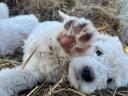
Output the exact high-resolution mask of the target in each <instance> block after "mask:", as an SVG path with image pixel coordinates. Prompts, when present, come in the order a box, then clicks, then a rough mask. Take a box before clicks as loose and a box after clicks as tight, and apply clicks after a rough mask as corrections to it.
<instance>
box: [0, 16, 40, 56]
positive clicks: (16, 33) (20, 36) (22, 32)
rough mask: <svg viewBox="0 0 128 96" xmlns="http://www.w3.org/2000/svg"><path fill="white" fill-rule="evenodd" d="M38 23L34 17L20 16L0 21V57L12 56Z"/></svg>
mask: <svg viewBox="0 0 128 96" xmlns="http://www.w3.org/2000/svg"><path fill="white" fill-rule="evenodd" d="M38 23H39V21H38V19H37V18H36V17H35V16H34V15H21V16H16V17H11V18H8V19H1V20H0V34H1V35H0V55H8V54H10V55H12V54H13V53H14V51H15V50H16V48H18V47H21V46H22V45H23V40H24V39H26V38H27V37H28V35H29V34H30V33H31V32H32V30H33V28H34V27H35V26H36V25H37V24H38Z"/></svg>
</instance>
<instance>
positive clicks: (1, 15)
mask: <svg viewBox="0 0 128 96" xmlns="http://www.w3.org/2000/svg"><path fill="white" fill-rule="evenodd" d="M6 18H9V9H8V6H7V5H6V4H5V3H0V19H6Z"/></svg>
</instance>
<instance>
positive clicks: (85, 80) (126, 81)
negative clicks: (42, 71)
mask: <svg viewBox="0 0 128 96" xmlns="http://www.w3.org/2000/svg"><path fill="white" fill-rule="evenodd" d="M89 56H90V57H89ZM70 66H71V67H69V81H70V83H71V84H72V85H73V86H74V87H75V88H77V89H80V90H81V91H82V92H84V93H86V92H88V91H89V92H93V91H94V90H96V89H102V88H112V89H115V88H119V87H124V86H125V87H126V86H127V85H128V71H127V70H128V56H127V54H125V52H124V50H123V46H122V44H121V42H120V40H119V38H118V37H111V36H108V35H106V36H104V35H101V34H99V35H97V39H96V41H95V42H94V43H93V44H92V46H91V47H90V48H89V49H88V50H87V51H86V53H85V57H80V58H76V59H73V60H72V61H71V64H70ZM86 66H88V67H86ZM106 69H107V70H106ZM107 79H108V80H107Z"/></svg>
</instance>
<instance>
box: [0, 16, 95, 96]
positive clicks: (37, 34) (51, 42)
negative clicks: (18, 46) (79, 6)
mask: <svg viewBox="0 0 128 96" xmlns="http://www.w3.org/2000/svg"><path fill="white" fill-rule="evenodd" d="M77 19H78V18H77ZM65 20H67V19H65ZM65 20H64V22H65ZM84 21H85V23H87V24H88V22H86V21H88V20H85V19H84ZM82 22H83V19H82ZM91 27H93V26H91ZM88 29H89V28H88ZM89 30H91V28H90V29H89ZM89 30H87V31H89ZM63 31H65V29H64V23H61V22H56V21H46V22H43V23H40V24H38V25H37V26H36V27H35V28H34V29H33V31H32V34H30V36H29V37H28V39H27V40H26V41H25V45H24V56H23V63H25V62H26V61H27V59H28V58H29V57H30V56H31V55H32V53H33V51H34V50H36V51H35V53H34V54H33V55H32V57H31V59H30V60H29V62H28V63H27V65H26V66H25V68H24V70H25V72H24V71H23V74H24V75H25V74H26V72H28V74H29V75H31V74H36V76H34V77H33V78H32V80H33V82H37V81H42V80H43V79H44V78H46V79H47V80H48V81H50V82H54V81H56V80H58V79H59V78H60V77H61V75H62V72H63V71H62V70H61V69H63V68H62V67H63V65H64V64H65V61H66V60H67V59H71V58H72V57H74V54H75V52H74V54H72V55H69V54H67V53H65V51H64V50H63V48H62V47H61V46H60V44H59V42H58V40H57V37H58V35H59V34H60V32H63ZM89 32H90V31H89ZM91 32H92V33H95V32H96V31H91ZM75 56H76V55H75ZM77 56H79V55H77ZM58 59H61V61H62V62H59V61H58ZM4 70H5V72H7V73H8V76H7V77H6V78H8V77H10V78H8V80H9V82H13V81H12V78H11V77H15V79H16V80H17V81H19V83H21V82H23V81H22V78H23V76H22V75H20V77H19V76H18V75H19V74H20V73H21V72H20V71H19V69H17V68H16V69H10V71H8V70H6V69H3V71H4ZM11 70H14V72H12V71H11ZM16 70H17V71H16ZM11 72H12V74H11ZM13 73H14V74H13ZM0 74H1V75H3V74H4V73H2V72H0ZM12 75H13V76H12ZM5 76H6V75H5ZM25 77H27V78H28V75H27V74H26V75H25ZM29 77H30V76H29ZM27 78H26V79H24V82H25V83H26V85H25V86H24V87H21V88H20V86H19V89H20V90H24V89H26V88H27V86H29V85H28V84H29V83H28V79H27ZM19 79H21V81H20V80H19ZM36 80H37V81H36ZM0 82H2V81H1V80H0ZM9 84H10V85H9V86H10V88H11V89H15V87H13V86H14V85H17V82H15V83H14V84H12V83H9ZM4 85H5V84H3V86H4ZM30 85H35V83H32V84H30ZM0 88H1V89H2V92H4V91H8V90H9V92H11V90H10V88H9V89H8V88H7V89H8V90H6V87H4V88H3V87H1V86H0ZM18 91H19V90H17V88H16V92H18ZM6 93H7V92H6ZM7 94H8V96H10V95H11V94H12V93H7ZM13 94H14V93H13Z"/></svg>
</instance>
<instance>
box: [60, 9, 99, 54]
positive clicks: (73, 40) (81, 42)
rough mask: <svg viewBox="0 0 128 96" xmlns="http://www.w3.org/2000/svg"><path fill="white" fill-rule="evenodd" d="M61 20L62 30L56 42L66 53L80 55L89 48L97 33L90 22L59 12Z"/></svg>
mask: <svg viewBox="0 0 128 96" xmlns="http://www.w3.org/2000/svg"><path fill="white" fill-rule="evenodd" d="M59 14H60V16H61V17H62V19H63V25H64V30H63V32H61V33H60V34H59V36H58V41H59V43H60V45H61V46H62V48H63V49H64V50H65V52H66V53H69V54H70V55H74V54H75V53H78V54H81V53H83V52H84V51H86V49H87V48H88V47H89V46H90V43H91V42H92V41H93V40H94V37H95V34H96V33H97V30H96V28H95V27H94V26H93V24H92V22H91V21H90V20H87V19H85V18H83V17H82V18H79V17H75V16H69V15H67V14H64V13H63V12H60V11H59Z"/></svg>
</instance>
